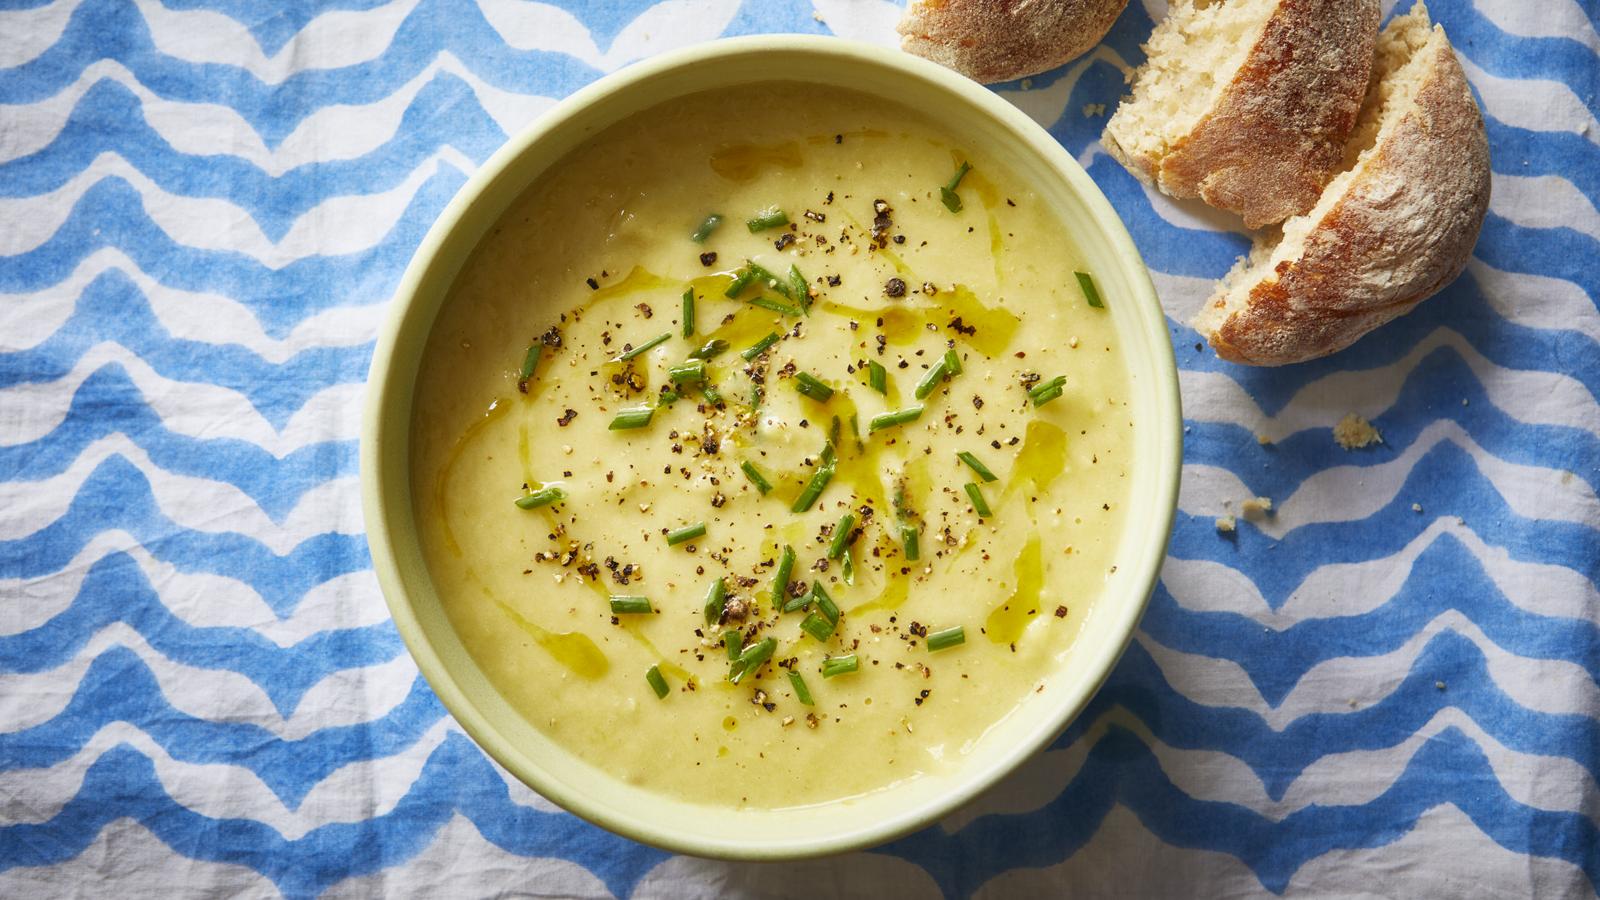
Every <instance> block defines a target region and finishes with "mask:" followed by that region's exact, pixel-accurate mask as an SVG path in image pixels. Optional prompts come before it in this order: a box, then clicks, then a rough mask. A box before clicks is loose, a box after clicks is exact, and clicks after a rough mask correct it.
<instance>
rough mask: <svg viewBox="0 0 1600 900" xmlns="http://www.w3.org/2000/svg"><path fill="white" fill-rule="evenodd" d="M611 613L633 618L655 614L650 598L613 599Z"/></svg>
mask: <svg viewBox="0 0 1600 900" xmlns="http://www.w3.org/2000/svg"><path fill="white" fill-rule="evenodd" d="M611 612H612V613H613V614H615V615H619V616H632V615H638V614H640V613H649V612H655V610H653V609H651V608H650V598H649V597H615V596H614V597H612V598H611Z"/></svg>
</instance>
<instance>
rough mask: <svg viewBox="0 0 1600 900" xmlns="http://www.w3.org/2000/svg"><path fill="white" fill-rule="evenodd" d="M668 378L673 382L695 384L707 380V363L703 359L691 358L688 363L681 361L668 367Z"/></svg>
mask: <svg viewBox="0 0 1600 900" xmlns="http://www.w3.org/2000/svg"><path fill="white" fill-rule="evenodd" d="M667 380H668V381H671V382H672V383H673V384H686V383H687V384H694V383H696V382H700V381H705V380H706V363H705V360H703V359H691V360H689V361H688V362H686V363H679V364H678V365H676V366H672V367H670V368H668V369H667Z"/></svg>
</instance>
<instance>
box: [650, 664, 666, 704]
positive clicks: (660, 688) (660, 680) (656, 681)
mask: <svg viewBox="0 0 1600 900" xmlns="http://www.w3.org/2000/svg"><path fill="white" fill-rule="evenodd" d="M644 680H645V681H648V682H650V690H652V691H655V692H656V699H657V700H665V699H667V694H668V693H669V692H670V691H671V690H672V689H671V688H669V687H667V679H666V678H665V677H664V676H663V675H662V674H661V667H660V666H651V667H650V669H649V671H647V672H645V673H644Z"/></svg>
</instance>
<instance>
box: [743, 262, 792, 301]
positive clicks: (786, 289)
mask: <svg viewBox="0 0 1600 900" xmlns="http://www.w3.org/2000/svg"><path fill="white" fill-rule="evenodd" d="M745 265H746V266H747V267H749V269H750V274H751V275H754V276H755V278H756V280H757V281H759V282H761V283H762V284H764V285H766V286H767V287H768V288H769V289H771V290H774V291H777V292H778V293H780V294H782V295H784V296H785V297H788V298H789V299H790V300H793V299H794V294H793V292H792V289H791V288H790V286H789V283H788V282H787V281H783V280H781V279H779V278H778V276H777V275H776V274H775V273H774V272H773V271H772V270H771V269H769V268H767V267H766V266H763V265H762V264H760V263H758V262H754V261H751V260H745Z"/></svg>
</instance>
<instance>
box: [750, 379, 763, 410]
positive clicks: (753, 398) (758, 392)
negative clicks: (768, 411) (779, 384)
mask: <svg viewBox="0 0 1600 900" xmlns="http://www.w3.org/2000/svg"><path fill="white" fill-rule="evenodd" d="M766 396H767V392H766V391H764V390H762V388H761V385H759V384H753V385H751V386H750V409H751V411H755V410H759V409H761V401H762V400H764V399H766Z"/></svg>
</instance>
